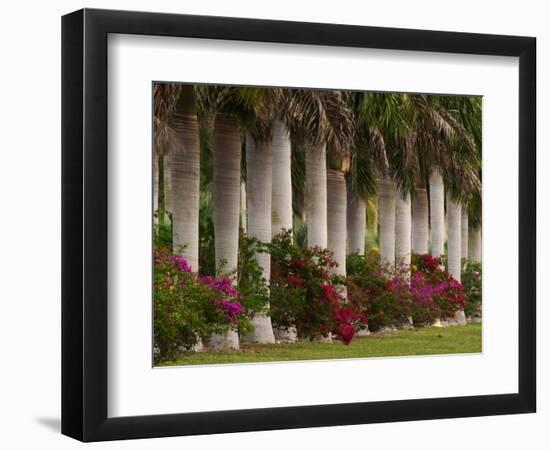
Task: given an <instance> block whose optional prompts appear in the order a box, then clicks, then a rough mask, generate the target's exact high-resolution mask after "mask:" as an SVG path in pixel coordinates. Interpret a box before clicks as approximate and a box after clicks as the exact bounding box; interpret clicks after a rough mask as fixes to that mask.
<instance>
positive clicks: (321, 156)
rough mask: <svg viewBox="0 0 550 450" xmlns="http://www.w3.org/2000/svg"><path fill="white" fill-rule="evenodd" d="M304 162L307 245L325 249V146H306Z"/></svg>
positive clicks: (326, 240)
mask: <svg viewBox="0 0 550 450" xmlns="http://www.w3.org/2000/svg"><path fill="white" fill-rule="evenodd" d="M305 161H306V220H307V244H308V246H309V247H315V246H318V247H322V248H326V247H327V243H328V236H327V166H326V164H327V162H326V144H325V143H319V144H317V145H310V146H308V147H307V150H306V159H305Z"/></svg>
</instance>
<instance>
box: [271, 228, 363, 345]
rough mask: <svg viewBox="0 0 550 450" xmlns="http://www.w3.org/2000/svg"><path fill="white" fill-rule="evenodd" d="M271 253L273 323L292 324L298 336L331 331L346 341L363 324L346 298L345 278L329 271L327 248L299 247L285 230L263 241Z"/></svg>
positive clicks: (332, 261) (361, 316)
mask: <svg viewBox="0 0 550 450" xmlns="http://www.w3.org/2000/svg"><path fill="white" fill-rule="evenodd" d="M267 251H269V253H270V254H271V289H270V302H271V312H270V314H271V316H272V321H273V323H274V325H275V326H277V327H280V328H287V329H288V328H290V327H295V328H296V330H297V332H298V336H299V337H301V338H309V339H313V338H317V337H319V336H327V335H328V334H329V333H332V334H333V335H334V337H336V338H337V339H341V340H342V341H343V342H344V343H345V344H348V343H349V342H350V341H351V339H353V336H354V335H355V332H356V330H357V329H358V328H360V327H361V326H364V324H366V320H367V319H366V316H364V315H363V314H362V311H361V308H360V307H358V305H357V304H356V303H354V302H350V301H348V299H347V298H346V286H345V280H344V279H342V278H340V277H338V276H335V275H333V274H332V272H331V269H333V268H334V267H335V266H336V263H335V261H334V259H333V258H332V256H331V254H330V252H329V251H328V250H326V249H321V248H319V247H313V248H302V247H300V246H298V245H296V244H295V243H294V242H293V239H292V235H291V233H290V232H289V231H284V232H282V233H281V234H279V235H278V236H276V237H274V238H273V240H272V242H271V243H270V244H268V245H267Z"/></svg>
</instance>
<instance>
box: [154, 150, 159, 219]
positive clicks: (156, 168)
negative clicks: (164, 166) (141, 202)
mask: <svg viewBox="0 0 550 450" xmlns="http://www.w3.org/2000/svg"><path fill="white" fill-rule="evenodd" d="M158 195H159V161H158V150H156V149H154V150H153V212H155V211H156V210H157V209H158V207H159V197H158Z"/></svg>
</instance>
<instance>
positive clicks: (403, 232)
mask: <svg viewBox="0 0 550 450" xmlns="http://www.w3.org/2000/svg"><path fill="white" fill-rule="evenodd" d="M395 257H396V259H397V261H398V262H399V263H401V264H405V265H407V266H408V265H409V264H410V263H411V195H410V193H409V192H406V193H403V192H400V191H398V192H397V196H396V199H395Z"/></svg>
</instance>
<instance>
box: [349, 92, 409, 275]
mask: <svg viewBox="0 0 550 450" xmlns="http://www.w3.org/2000/svg"><path fill="white" fill-rule="evenodd" d="M404 100H405V96H404V95H403V94H380V93H369V92H363V93H360V94H358V95H357V96H356V97H355V99H354V111H355V114H356V121H357V133H356V136H357V140H356V141H357V143H356V146H358V147H362V146H366V148H367V149H368V157H367V158H356V159H352V166H354V170H352V173H357V174H358V173H360V174H361V176H357V175H356V177H355V180H356V182H355V185H357V184H358V183H357V180H358V179H363V183H362V184H359V186H361V187H362V188H360V189H359V192H360V193H361V194H360V195H364V194H365V193H367V192H368V193H372V192H373V191H375V190H376V186H377V187H378V219H379V238H380V256H381V260H382V262H383V263H386V264H389V265H390V266H391V265H393V264H394V262H395V238H396V237H395V232H396V228H395V219H396V202H397V201H398V199H397V197H398V190H399V191H400V192H401V193H403V196H404V198H406V196H407V194H405V192H406V191H407V189H408V187H407V184H408V183H407V181H406V180H405V179H404V178H403V174H404V173H405V172H406V171H407V170H408V161H407V158H406V157H403V156H404V155H405V156H406V153H407V150H408V146H407V145H405V141H406V139H405V136H407V135H408V133H409V125H408V123H407V119H406V117H405V116H404V114H403V103H404ZM358 155H359V157H361V152H358ZM359 170H361V171H362V172H359ZM375 174H377V175H375ZM376 178H377V179H378V183H376V182H375V181H374V180H375V179H376ZM400 211H402V210H400ZM405 220H406V219H405ZM402 223H403V222H402V221H401V220H400V224H402ZM400 231H401V229H400Z"/></svg>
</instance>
